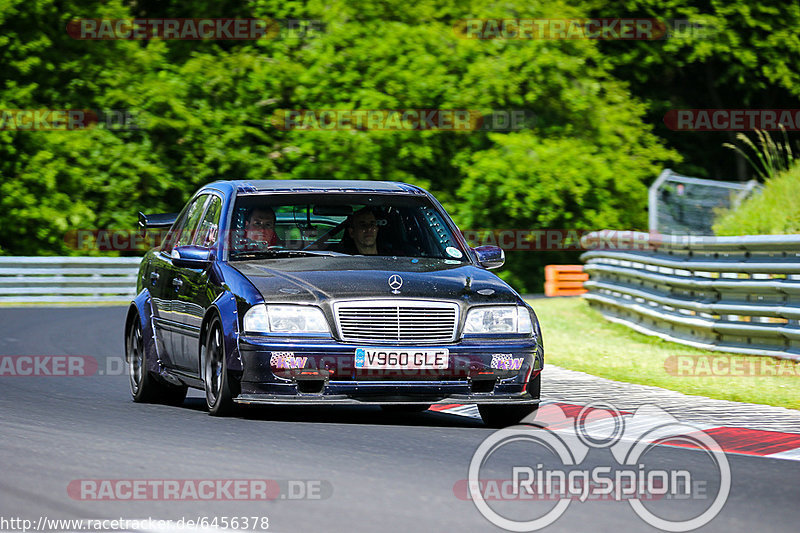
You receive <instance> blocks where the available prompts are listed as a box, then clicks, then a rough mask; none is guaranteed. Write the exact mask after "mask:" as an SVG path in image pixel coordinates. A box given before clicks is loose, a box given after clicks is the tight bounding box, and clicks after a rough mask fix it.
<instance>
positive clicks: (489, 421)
mask: <svg viewBox="0 0 800 533" xmlns="http://www.w3.org/2000/svg"><path fill="white" fill-rule="evenodd" d="M541 382H542V375H541V374H539V375H537V376H536V377H535V378H533V379H532V380H531V381H530V383H528V391H529V392H530V394H531V396H533V397H534V398H536V399H537V400H538V399H539V396H540V392H541ZM538 409H539V404H523V405H513V404H510V405H508V404H507V405H478V412H479V413H480V414H481V419H483V423H484V424H486V425H487V426H489V427H491V428H504V427H508V426H514V425H517V424H519V423H521V422H523V419H526V418H527V420H525V421H526V422H532V420H531V419H532V418H533V415H534V413H536V411H537V410H538Z"/></svg>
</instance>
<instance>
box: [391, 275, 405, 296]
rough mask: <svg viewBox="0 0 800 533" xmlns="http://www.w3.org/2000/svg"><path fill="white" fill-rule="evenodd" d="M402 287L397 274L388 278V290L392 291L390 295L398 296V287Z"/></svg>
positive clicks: (400, 279)
mask: <svg viewBox="0 0 800 533" xmlns="http://www.w3.org/2000/svg"><path fill="white" fill-rule="evenodd" d="M402 286H403V278H401V277H400V276H398V275H397V274H392V275H391V276H389V288H390V289H392V294H400V287H402Z"/></svg>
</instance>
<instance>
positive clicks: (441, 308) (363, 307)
mask: <svg viewBox="0 0 800 533" xmlns="http://www.w3.org/2000/svg"><path fill="white" fill-rule="evenodd" d="M334 309H335V313H336V321H337V325H338V327H339V334H340V335H341V338H342V340H344V341H360V342H394V343H400V344H411V343H437V342H439V343H441V342H452V341H453V340H455V336H456V326H457V324H458V305H457V304H455V303H448V302H433V301H425V300H371V301H355V302H338V303H336V304H334Z"/></svg>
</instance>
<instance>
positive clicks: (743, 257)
mask: <svg viewBox="0 0 800 533" xmlns="http://www.w3.org/2000/svg"><path fill="white" fill-rule="evenodd" d="M609 233H613V232H608V231H603V232H596V233H591V234H588V235H586V236H584V239H583V245H584V247H585V248H587V249H590V250H591V251H588V252H585V253H584V254H583V255H581V260H582V261H584V263H585V265H584V272H587V273H588V274H589V281H586V282H585V283H584V287H585V288H586V289H588V290H589V292H588V293H586V294H584V296H583V297H584V298H585V299H586V300H588V301H589V303H590V305H592V307H595V308H597V309H598V310H599V311H600V312H601V313H603V315H604V316H605V317H606V318H607V319H609V320H611V321H614V322H619V323H622V324H625V325H627V326H629V327H631V328H633V329H636V330H638V331H640V332H643V333H646V334H650V335H657V336H659V337H662V338H665V339H668V340H671V341H675V342H679V343H682V344H687V345H691V346H696V347H699V348H705V349H709V350H721V351H726V352H733V353H742V354H752V355H769V356H773V357H780V358H785V359H795V360H800V235H751V236H742V237H706V236H686V235H658V234H653V235H651V234H647V233H638V232H636V233H633V232H628V234H629V235H628V237H627V239H628V240H627V241H626V242H627V243H628V245H627V246H622V247H619V246H618V245H619V242H618V241H617V240H615V239H614V238H611V237H609ZM609 244H611V246H616V247H617V249H611V247H610V246H609ZM599 248H603V249H599ZM620 248H625V249H620Z"/></svg>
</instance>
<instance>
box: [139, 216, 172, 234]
mask: <svg viewBox="0 0 800 533" xmlns="http://www.w3.org/2000/svg"><path fill="white" fill-rule="evenodd" d="M177 218H178V213H156V214H152V215H145V214H144V213H142V212H141V211H139V233H141V234H142V235H145V234H146V233H147V229H148V228H169V227H170V226H172V224H174V223H175V219H177Z"/></svg>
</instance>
